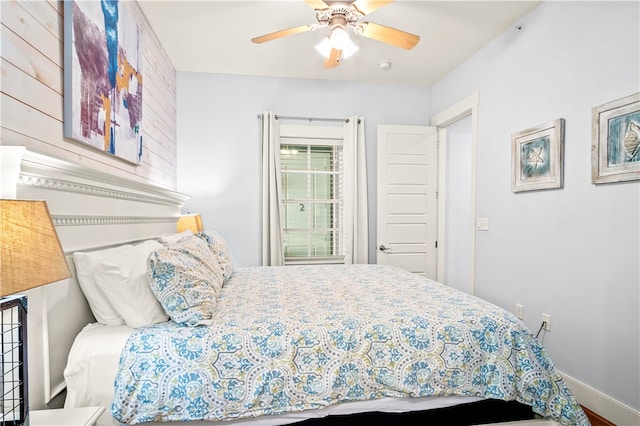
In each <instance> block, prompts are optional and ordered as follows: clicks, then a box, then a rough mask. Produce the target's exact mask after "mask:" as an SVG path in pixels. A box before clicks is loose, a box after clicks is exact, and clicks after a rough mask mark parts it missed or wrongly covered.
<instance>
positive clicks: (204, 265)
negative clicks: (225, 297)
mask: <svg viewBox="0 0 640 426" xmlns="http://www.w3.org/2000/svg"><path fill="white" fill-rule="evenodd" d="M147 276H148V278H149V285H150V286H151V291H153V294H154V295H155V296H156V298H157V299H158V301H159V302H160V304H161V305H162V308H163V309H164V310H165V312H166V313H167V315H169V317H170V318H171V319H172V320H173V321H174V322H176V323H178V324H182V325H190V326H196V325H210V324H211V318H212V316H213V313H214V311H215V307H216V302H217V299H218V295H219V294H220V289H221V288H222V283H223V281H222V271H221V270H220V265H218V262H217V260H216V258H215V256H214V255H213V253H212V252H211V250H210V249H209V247H208V246H207V244H206V243H205V242H204V241H203V240H202V239H200V238H197V237H187V238H184V239H182V240H180V241H178V242H177V243H176V244H173V245H171V246H169V247H162V248H159V249H157V250H155V251H153V252H151V254H150V255H149V257H148V259H147Z"/></svg>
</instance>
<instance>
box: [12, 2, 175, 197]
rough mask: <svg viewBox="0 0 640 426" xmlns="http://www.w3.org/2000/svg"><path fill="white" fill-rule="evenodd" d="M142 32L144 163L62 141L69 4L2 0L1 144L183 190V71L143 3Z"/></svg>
mask: <svg viewBox="0 0 640 426" xmlns="http://www.w3.org/2000/svg"><path fill="white" fill-rule="evenodd" d="M127 5H128V6H129V8H128V10H130V11H131V12H132V13H135V14H136V16H137V17H138V18H139V20H140V22H142V27H143V36H142V37H143V55H144V62H143V68H142V73H143V85H144V86H143V87H144V89H143V90H144V92H143V106H142V112H143V123H142V141H143V156H142V162H141V164H140V165H134V164H131V163H128V162H126V161H122V160H119V159H118V158H116V157H113V156H111V155H109V154H106V153H104V152H101V151H99V150H97V149H94V148H92V147H90V146H88V145H84V144H82V143H79V142H75V141H72V140H70V139H65V138H64V137H63V127H62V126H63V96H64V95H63V81H64V77H63V71H64V69H63V68H64V53H63V52H64V50H63V47H64V46H63V39H64V37H63V35H64V10H63V9H64V6H63V2H62V0H60V1H55V0H48V1H45V0H30V1H27V0H2V1H0V8H1V9H0V23H1V25H0V38H1V43H2V44H1V48H0V57H1V58H0V60H1V64H0V66H1V70H2V78H1V80H0V145H22V146H26V147H27V149H28V150H30V151H34V152H38V153H41V154H45V155H48V156H51V157H55V158H59V159H63V160H67V161H71V162H77V163H82V164H83V165H85V166H87V167H90V168H92V169H97V170H101V171H104V172H108V173H111V174H114V175H118V176H121V177H127V178H131V179H133V180H137V181H141V182H145V183H151V184H156V185H160V186H163V187H167V188H170V189H176V186H177V183H176V144H177V141H176V72H175V68H174V67H173V65H172V63H171V61H170V60H169V57H168V56H167V54H166V52H165V51H164V49H163V48H162V46H161V45H160V42H159V40H158V38H157V37H156V35H155V33H154V32H153V30H152V29H151V27H150V25H149V23H148V21H147V19H146V17H145V16H144V14H143V12H142V10H141V9H140V6H139V5H138V3H137V2H127Z"/></svg>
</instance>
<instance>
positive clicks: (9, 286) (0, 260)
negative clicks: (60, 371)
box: [0, 200, 71, 425]
mask: <svg viewBox="0 0 640 426" xmlns="http://www.w3.org/2000/svg"><path fill="white" fill-rule="evenodd" d="M0 270H1V272H0V331H1V333H2V335H1V337H2V339H1V340H0V342H1V343H0V344H1V345H2V348H0V349H2V358H1V359H0V370H1V372H2V388H3V389H2V392H3V407H0V408H2V411H1V412H0V418H1V420H2V421H3V422H5V421H6V422H10V423H9V424H15V425H25V424H28V416H29V391H28V389H29V387H28V384H29V381H28V368H27V297H26V296H24V295H19V294H17V293H21V292H23V291H25V290H29V289H32V288H36V287H40V286H43V285H45V284H49V283H53V282H56V281H60V280H63V279H66V278H69V277H70V276H71V273H70V272H69V267H68V265H67V261H66V259H65V256H64V252H63V250H62V246H61V245H60V240H59V239H58V234H57V233H56V230H55V227H54V225H53V222H52V220H51V216H50V215H49V209H48V208H47V204H46V202H45V201H33V200H0ZM3 424H4V423H3Z"/></svg>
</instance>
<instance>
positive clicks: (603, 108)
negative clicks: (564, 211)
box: [591, 93, 640, 184]
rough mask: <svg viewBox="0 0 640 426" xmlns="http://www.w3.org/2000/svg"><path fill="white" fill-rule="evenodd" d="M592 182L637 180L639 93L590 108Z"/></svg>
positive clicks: (639, 167) (639, 176)
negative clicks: (591, 110)
mask: <svg viewBox="0 0 640 426" xmlns="http://www.w3.org/2000/svg"><path fill="white" fill-rule="evenodd" d="M591 132H592V145H591V182H593V183H596V184H598V183H608V182H622V181H628V180H640V93H636V94H634V95H630V96H627V97H625V98H622V99H618V100H615V101H611V102H607V103H606V104H603V105H600V106H597V107H595V108H593V114H592V131H591Z"/></svg>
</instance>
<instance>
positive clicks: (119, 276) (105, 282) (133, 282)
mask: <svg viewBox="0 0 640 426" xmlns="http://www.w3.org/2000/svg"><path fill="white" fill-rule="evenodd" d="M160 247H162V244H160V243H159V242H157V241H154V240H148V241H145V242H143V243H140V244H138V245H136V246H131V247H128V248H126V249H124V250H120V251H117V252H115V253H113V254H111V255H109V256H107V257H106V258H104V259H103V260H102V261H101V262H100V264H99V265H98V266H96V268H95V270H94V278H95V280H96V284H97V285H98V287H99V288H100V289H101V290H102V291H103V292H104V294H105V296H107V299H108V300H109V302H110V303H111V305H112V306H113V307H114V308H115V310H116V311H117V312H118V313H119V314H120V316H122V318H123V319H124V322H125V323H126V324H127V325H128V326H129V327H131V328H139V327H144V326H147V325H152V324H157V323H160V322H166V321H168V320H169V317H168V316H167V314H166V313H165V312H164V310H163V309H162V306H160V303H159V302H158V300H157V299H156V298H155V296H154V295H153V292H152V291H151V288H150V287H149V280H148V279H147V257H148V256H149V253H151V252H152V251H154V250H155V249H158V248H160Z"/></svg>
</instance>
